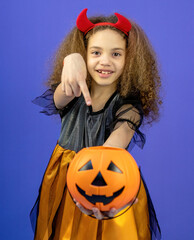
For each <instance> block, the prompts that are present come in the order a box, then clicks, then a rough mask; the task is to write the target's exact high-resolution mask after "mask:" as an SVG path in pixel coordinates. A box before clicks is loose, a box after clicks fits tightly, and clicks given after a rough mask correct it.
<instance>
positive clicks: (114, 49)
mask: <svg viewBox="0 0 194 240" xmlns="http://www.w3.org/2000/svg"><path fill="white" fill-rule="evenodd" d="M91 48H96V49H102V48H101V47H97V46H92V47H90V48H89V49H91ZM111 50H113V51H116V50H121V51H125V50H124V49H123V48H112V49H111Z"/></svg>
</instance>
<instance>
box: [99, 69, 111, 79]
mask: <svg viewBox="0 0 194 240" xmlns="http://www.w3.org/2000/svg"><path fill="white" fill-rule="evenodd" d="M96 72H97V73H98V75H99V76H100V77H101V78H108V77H110V76H111V75H112V74H113V73H114V72H113V71H111V70H103V69H97V70H96Z"/></svg>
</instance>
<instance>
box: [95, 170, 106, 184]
mask: <svg viewBox="0 0 194 240" xmlns="http://www.w3.org/2000/svg"><path fill="white" fill-rule="evenodd" d="M92 185H93V186H98V187H102V186H107V184H106V182H105V180H104V178H103V176H102V174H101V172H99V173H98V175H97V176H96V177H95V179H94V181H93V182H92Z"/></svg>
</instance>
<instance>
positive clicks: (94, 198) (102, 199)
mask: <svg viewBox="0 0 194 240" xmlns="http://www.w3.org/2000/svg"><path fill="white" fill-rule="evenodd" d="M76 187H77V190H78V191H79V193H80V194H81V195H82V196H83V197H85V198H86V199H87V200H88V201H89V202H91V203H93V204H96V203H97V202H99V203H103V204H104V205H107V204H109V203H110V202H112V201H113V200H114V199H115V198H116V197H118V196H119V195H120V194H121V193H122V192H123V190H124V188H125V187H122V188H121V189H119V190H118V191H116V192H114V193H113V195H112V196H110V197H106V196H105V195H95V194H93V195H92V196H89V195H87V194H86V192H85V191H84V190H83V189H81V188H80V187H79V186H78V185H77V184H76Z"/></svg>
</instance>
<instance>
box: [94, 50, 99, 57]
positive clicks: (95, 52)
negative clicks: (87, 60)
mask: <svg viewBox="0 0 194 240" xmlns="http://www.w3.org/2000/svg"><path fill="white" fill-rule="evenodd" d="M92 55H95V56H99V55H100V52H98V51H93V52H92Z"/></svg>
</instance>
